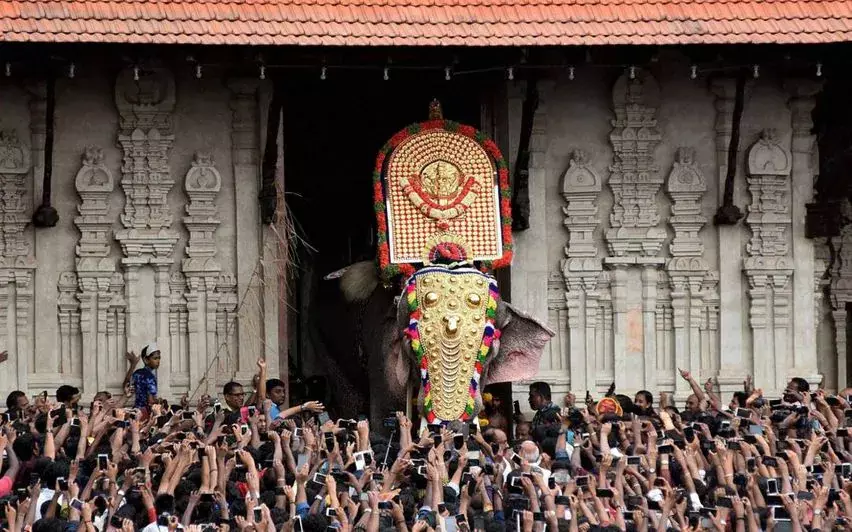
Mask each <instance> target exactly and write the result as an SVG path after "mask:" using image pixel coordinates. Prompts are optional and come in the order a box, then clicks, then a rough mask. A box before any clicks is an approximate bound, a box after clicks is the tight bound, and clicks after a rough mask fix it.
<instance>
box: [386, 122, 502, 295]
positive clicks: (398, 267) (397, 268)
mask: <svg viewBox="0 0 852 532" xmlns="http://www.w3.org/2000/svg"><path fill="white" fill-rule="evenodd" d="M430 129H443V130H445V131H450V132H454V133H459V134H461V135H464V136H466V137H468V138H471V139H473V140H475V141H476V142H477V143H478V144H479V145H480V146H482V148H483V149H484V150H485V152H486V153H488V155H489V156H490V157H491V158H492V159H493V161H494V164H495V166H496V167H497V180H498V184H499V189H500V222H501V232H502V241H503V255H502V256H501V257H500V258H498V259H496V260H494V261H483V263H482V270H483V271H488V270H490V269H498V268H504V267H506V266H509V265H510V264H511V263H512V204H511V191H510V190H509V166H508V165H507V164H506V160H505V159H504V158H503V154H502V153H501V152H500V148H499V147H498V146H497V144H496V143H495V142H494V141H493V140H491V139H490V138H488V137H487V136H486V135H485V134H484V133H482V132H481V131H477V130H476V129H475V128H473V127H471V126H468V125H464V124H459V123H458V122H453V121H452V120H428V121H426V122H420V123H417V124H412V125H411V126H408V127H407V128H405V129H403V130H402V131H399V132H397V133H396V134H395V135H394V136H393V137H391V139H390V140H389V141H388V142H387V143H386V144H385V145H384V146H383V147H382V149H381V150H380V151H379V154H378V155H377V156H376V167H375V169H374V170H373V210H375V212H376V225H377V228H378V248H379V249H378V255H379V256H378V258H379V270H380V271H381V273H382V277H383V279H384V281H385V283H389V282H390V281H391V279H393V278H394V277H396V276H397V275H403V276H404V277H406V278H408V277H410V276H411V275H413V274H414V271H415V268H414V265H412V264H408V263H404V264H391V262H390V248H389V246H388V231H387V216H388V214H387V212H386V210H385V190H384V184H383V183H382V173H383V171H384V163H385V160H386V159H387V157H388V156H389V155H390V154H391V153H392V152H393V151H394V150H395V149H396V147H397V146H399V145H400V144H401V143H402V141H404V140H405V139H407V138H408V137H410V136H412V135H414V134H416V133H420V132H421V131H427V130H430Z"/></svg>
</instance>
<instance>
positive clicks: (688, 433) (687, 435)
mask: <svg viewBox="0 0 852 532" xmlns="http://www.w3.org/2000/svg"><path fill="white" fill-rule="evenodd" d="M683 438H684V439H685V440H686V441H692V440H694V439H695V429H693V428H692V427H685V428H684V429H683Z"/></svg>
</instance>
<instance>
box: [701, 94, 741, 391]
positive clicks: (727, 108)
mask: <svg viewBox="0 0 852 532" xmlns="http://www.w3.org/2000/svg"><path fill="white" fill-rule="evenodd" d="M710 90H711V92H713V94H714V95H715V96H716V104H715V105H716V124H715V129H716V166H717V168H718V170H719V173H718V176H719V177H718V184H719V204H720V205H721V203H722V200H723V196H724V190H725V177H726V175H727V173H728V145H729V144H730V142H731V131H732V130H733V114H734V95H735V94H736V81H735V80H734V79H733V78H716V79H713V80H712V82H711V85H710ZM737 179H739V176H737ZM741 201H742V197H741V195H740V194H738V191H737V187H735V188H734V203H735V204H740V202H741ZM716 232H717V234H718V237H719V287H720V290H719V308H720V312H719V331H720V334H719V356H720V361H719V376H718V379H719V385H720V388H721V390H722V392H723V393H730V392H733V391H736V390H738V389H742V383H743V376H744V375H745V374H746V372H747V371H748V370H747V369H746V367H745V361H744V360H743V355H744V353H746V352H747V349H746V346H745V345H744V336H745V334H744V331H743V313H744V309H743V298H742V290H743V282H742V261H743V250H742V246H741V245H739V242H741V241H742V236H743V228H742V227H741V225H739V224H738V225H720V226H717V227H716Z"/></svg>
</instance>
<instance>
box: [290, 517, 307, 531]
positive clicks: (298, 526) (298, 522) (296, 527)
mask: <svg viewBox="0 0 852 532" xmlns="http://www.w3.org/2000/svg"><path fill="white" fill-rule="evenodd" d="M293 532H305V529H304V528H302V516H301V515H297V516H296V517H294V518H293Z"/></svg>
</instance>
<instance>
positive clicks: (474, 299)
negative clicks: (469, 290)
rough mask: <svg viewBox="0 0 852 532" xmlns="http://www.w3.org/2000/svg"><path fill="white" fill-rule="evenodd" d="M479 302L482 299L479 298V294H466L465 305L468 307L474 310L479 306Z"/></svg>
mask: <svg viewBox="0 0 852 532" xmlns="http://www.w3.org/2000/svg"><path fill="white" fill-rule="evenodd" d="M481 302H482V298H481V297H479V294H468V295H467V304H468V305H470V306H471V307H474V308H476V307H478V306H479V304H480V303H481Z"/></svg>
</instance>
